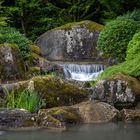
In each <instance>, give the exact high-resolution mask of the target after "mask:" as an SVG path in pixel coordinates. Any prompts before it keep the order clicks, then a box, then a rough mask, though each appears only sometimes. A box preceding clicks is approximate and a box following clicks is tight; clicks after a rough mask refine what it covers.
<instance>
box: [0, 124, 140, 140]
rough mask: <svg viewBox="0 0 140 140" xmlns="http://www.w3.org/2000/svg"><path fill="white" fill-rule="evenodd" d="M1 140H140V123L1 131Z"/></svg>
mask: <svg viewBox="0 0 140 140" xmlns="http://www.w3.org/2000/svg"><path fill="white" fill-rule="evenodd" d="M0 132H1V133H0V140H140V123H136V124H124V123H109V124H92V125H85V124H84V125H78V126H73V127H69V128H68V129H67V130H65V131H60V130H47V129H40V130H28V131H3V132H2V131H0Z"/></svg>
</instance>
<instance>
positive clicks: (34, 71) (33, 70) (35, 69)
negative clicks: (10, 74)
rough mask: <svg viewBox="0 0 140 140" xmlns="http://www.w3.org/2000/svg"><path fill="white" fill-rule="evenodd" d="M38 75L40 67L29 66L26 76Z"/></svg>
mask: <svg viewBox="0 0 140 140" xmlns="http://www.w3.org/2000/svg"><path fill="white" fill-rule="evenodd" d="M37 75H40V67H29V69H28V72H27V73H26V77H27V78H31V77H33V76H37Z"/></svg>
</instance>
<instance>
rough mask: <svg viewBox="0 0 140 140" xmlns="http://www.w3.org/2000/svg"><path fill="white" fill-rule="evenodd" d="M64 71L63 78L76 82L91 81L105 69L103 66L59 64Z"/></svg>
mask: <svg viewBox="0 0 140 140" xmlns="http://www.w3.org/2000/svg"><path fill="white" fill-rule="evenodd" d="M61 66H62V67H63V69H64V73H65V78H66V79H73V80H78V81H91V80H95V79H96V78H97V77H98V75H99V74H101V73H102V72H103V71H104V69H105V68H106V66H105V65H101V64H91V65H80V64H61Z"/></svg>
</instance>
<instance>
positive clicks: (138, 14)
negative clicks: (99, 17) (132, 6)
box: [117, 10, 140, 22]
mask: <svg viewBox="0 0 140 140" xmlns="http://www.w3.org/2000/svg"><path fill="white" fill-rule="evenodd" d="M117 19H120V20H125V19H131V20H134V21H138V22H140V10H134V11H131V12H130V11H129V12H127V13H126V14H124V15H122V16H119V17H117Z"/></svg>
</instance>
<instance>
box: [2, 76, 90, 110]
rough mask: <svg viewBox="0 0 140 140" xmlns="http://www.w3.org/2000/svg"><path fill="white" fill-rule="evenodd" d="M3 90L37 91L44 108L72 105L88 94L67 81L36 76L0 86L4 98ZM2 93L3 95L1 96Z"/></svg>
mask: <svg viewBox="0 0 140 140" xmlns="http://www.w3.org/2000/svg"><path fill="white" fill-rule="evenodd" d="M3 88H6V89H7V90H8V91H15V92H16V91H20V90H24V89H27V88H28V89H29V90H35V91H37V92H38V93H39V94H40V95H41V96H42V98H43V99H44V101H45V102H46V107H47V108H48V107H56V106H63V105H73V104H76V103H79V102H81V101H84V100H85V99H87V98H88V96H89V92H88V91H87V90H85V89H83V88H80V87H78V86H76V85H74V84H72V83H69V82H68V81H65V80H63V79H61V78H58V77H53V76H37V77H33V78H32V79H31V80H27V81H20V82H17V83H13V84H2V85H0V93H1V94H0V97H1V96H2V97H3V98H4V93H3ZM2 93H3V94H2Z"/></svg>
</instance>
